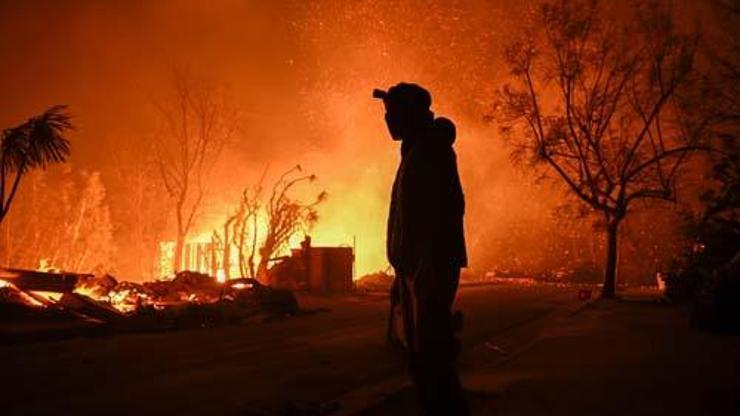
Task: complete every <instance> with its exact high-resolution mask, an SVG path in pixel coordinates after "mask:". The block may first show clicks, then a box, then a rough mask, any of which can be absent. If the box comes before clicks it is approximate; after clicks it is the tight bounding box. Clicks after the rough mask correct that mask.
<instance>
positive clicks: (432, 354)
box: [374, 83, 468, 415]
mask: <svg viewBox="0 0 740 416" xmlns="http://www.w3.org/2000/svg"><path fill="white" fill-rule="evenodd" d="M374 95H375V96H376V97H377V98H382V99H383V102H384V103H385V109H386V113H385V121H386V124H387V126H388V131H389V132H390V134H391V137H392V138H393V139H394V140H400V141H401V164H400V166H399V167H398V172H397V173H396V179H395V181H394V183H393V191H392V194H391V207H390V213H389V218H388V236H387V251H388V260H389V261H390V263H391V265H392V266H393V268H394V269H395V272H396V279H397V281H396V284H395V286H396V290H397V291H398V293H397V295H398V298H399V299H400V306H401V308H402V310H403V320H404V330H405V331H404V332H405V337H404V338H405V340H406V343H407V347H408V351H409V370H410V373H411V376H412V379H413V382H414V385H415V387H416V390H417V392H418V395H419V399H420V402H421V406H422V412H423V414H425V415H466V414H468V411H467V406H466V404H465V400H464V398H463V394H462V389H461V387H460V382H459V380H458V377H457V374H456V372H455V369H454V367H453V361H454V360H455V358H456V356H457V353H458V350H459V342H458V341H457V340H456V339H455V337H454V332H455V330H456V329H459V326H461V322H459V321H458V322H455V321H456V320H455V319H453V315H452V313H451V309H452V304H453V302H454V299H455V292H456V291H457V286H458V282H459V278H460V268H461V267H465V266H466V265H467V257H466V252H465V238H464V235H463V214H464V211H465V203H464V198H463V193H462V187H461V185H460V178H459V176H458V173H457V162H456V156H455V152H454V150H453V149H452V144H453V143H454V141H455V125H454V124H453V123H452V122H451V121H450V120H448V119H445V118H438V119H435V118H434V113H432V112H431V111H430V106H431V102H432V99H431V95H430V94H429V92H428V91H427V90H425V89H424V88H422V87H420V86H418V85H416V84H406V83H401V84H398V85H396V86H394V87H391V88H390V89H389V90H388V92H387V93H385V92H383V91H376V92H375V93H374ZM457 317H458V318H459V317H460V315H457Z"/></svg>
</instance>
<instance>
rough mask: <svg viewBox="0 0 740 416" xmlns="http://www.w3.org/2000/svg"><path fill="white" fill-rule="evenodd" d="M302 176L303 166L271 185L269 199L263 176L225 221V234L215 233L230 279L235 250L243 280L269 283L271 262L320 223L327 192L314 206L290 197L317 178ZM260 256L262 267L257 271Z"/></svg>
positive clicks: (226, 274)
mask: <svg viewBox="0 0 740 416" xmlns="http://www.w3.org/2000/svg"><path fill="white" fill-rule="evenodd" d="M302 172H303V171H302V169H301V167H300V165H298V166H295V167H293V168H291V169H289V170H287V171H286V172H284V173H283V174H282V175H280V177H279V178H278V179H277V181H275V183H274V184H273V185H272V190H271V191H270V194H269V196H266V195H264V194H263V185H262V184H263V182H264V177H265V174H263V175H262V178H261V179H260V180H259V182H258V183H257V185H255V186H253V187H246V188H245V189H244V190H243V191H242V195H241V198H240V200H239V207H238V208H237V210H236V212H235V213H234V214H233V215H231V216H229V217H227V218H226V220H225V222H224V224H223V227H222V228H223V230H222V231H220V232H219V231H216V230H214V233H213V235H214V240H215V242H216V243H217V245H218V246H219V247H221V249H222V257H221V260H222V261H221V263H222V267H223V269H224V274H225V277H226V278H227V279H228V278H230V269H231V264H232V250H234V249H235V250H236V254H237V256H238V264H239V272H240V274H241V276H242V277H246V276H248V277H253V278H259V279H260V280H262V281H267V280H269V279H268V277H269V276H268V265H269V262H270V260H272V259H273V257H274V256H275V254H276V253H278V252H280V251H281V250H283V249H284V248H285V247H286V245H287V244H288V242H289V240H290V238H291V237H292V236H293V235H295V233H296V232H298V231H299V230H301V229H304V230H307V229H309V228H311V227H312V226H313V225H314V224H315V223H316V221H318V213H317V211H316V207H317V206H318V205H319V204H321V203H322V202H324V201H325V200H326V198H327V193H326V192H325V191H322V192H319V194H318V195H317V196H316V198H315V199H314V200H313V201H311V202H303V201H301V200H299V199H297V198H295V197H293V196H292V195H291V192H292V191H293V190H295V188H296V186H298V185H300V184H301V183H304V182H313V181H315V180H316V175H313V174H303V173H302ZM263 221H264V222H263ZM261 224H263V225H264V229H263V228H262V227H260V225H261ZM257 254H259V263H258V264H257V265H256V268H255V259H256V258H257Z"/></svg>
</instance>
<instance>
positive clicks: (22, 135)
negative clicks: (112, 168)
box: [0, 105, 72, 223]
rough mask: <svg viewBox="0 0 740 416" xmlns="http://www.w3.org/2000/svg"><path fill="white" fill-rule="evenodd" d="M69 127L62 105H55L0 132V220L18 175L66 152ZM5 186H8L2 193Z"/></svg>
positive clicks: (63, 158)
mask: <svg viewBox="0 0 740 416" xmlns="http://www.w3.org/2000/svg"><path fill="white" fill-rule="evenodd" d="M70 129H72V122H71V120H70V116H69V113H68V112H67V106H66V105H55V106H53V107H51V108H49V109H48V110H46V111H44V112H43V113H41V114H39V115H38V116H36V117H32V118H30V119H29V120H28V121H26V122H25V123H23V124H21V125H19V126H16V127H12V128H9V129H6V130H4V131H3V132H2V136H0V223H2V221H3V219H4V218H5V216H6V215H7V214H8V210H9V209H10V204H11V203H12V202H13V198H14V197H15V193H16V191H18V184H19V183H20V181H21V178H22V177H23V175H24V174H26V173H27V172H28V171H29V170H31V169H35V168H39V167H40V168H44V167H46V166H47V165H48V164H50V163H60V162H64V161H66V160H67V157H68V156H69V140H67V138H66V137H65V133H66V132H67V131H68V130H70ZM7 186H10V189H9V190H8V191H9V192H7V193H6V188H7Z"/></svg>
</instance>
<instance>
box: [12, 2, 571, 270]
mask: <svg viewBox="0 0 740 416" xmlns="http://www.w3.org/2000/svg"><path fill="white" fill-rule="evenodd" d="M0 7H1V9H2V11H1V12H0V24H1V25H2V27H3V28H4V29H5V30H4V33H5V34H4V36H2V37H0V54H2V56H4V57H6V59H5V60H4V61H5V64H4V65H1V66H0V91H3V92H4V93H3V100H1V101H0V126H10V125H13V124H15V123H17V122H19V121H21V120H23V119H25V118H26V117H28V116H29V115H31V114H34V113H36V112H38V111H40V110H41V109H43V108H45V107H47V106H49V105H52V104H56V103H65V104H69V105H70V106H71V109H72V111H73V113H74V116H75V125H76V126H77V131H76V132H75V133H74V135H73V137H72V140H73V156H72V161H71V162H72V164H73V166H75V167H78V168H81V169H87V170H91V171H99V172H101V175H102V179H103V182H104V183H105V184H106V187H108V189H109V192H108V198H109V200H110V201H116V200H117V199H118V200H120V199H121V198H127V183H126V180H125V178H121V177H120V175H119V174H118V172H119V170H118V169H116V168H115V166H114V165H115V163H121V162H120V159H121V158H116V157H113V155H115V154H116V153H117V152H118V150H117V149H128V148H129V147H131V146H133V145H132V144H133V143H142V142H146V141H149V140H156V136H154V135H153V133H152V132H153V131H154V128H155V126H156V110H155V106H154V105H153V103H154V102H156V100H157V99H159V98H160V97H162V96H163V95H164V94H165V92H166V89H167V83H168V82H169V81H170V78H171V76H172V71H173V68H181V67H187V68H189V70H190V71H191V72H193V73H196V74H199V76H202V77H203V78H205V79H207V80H209V82H211V83H213V84H215V85H218V86H220V87H222V88H223V89H224V90H225V91H227V92H228V95H229V99H230V100H231V101H232V102H233V104H234V106H235V107H236V108H237V109H238V111H239V114H240V116H239V120H240V123H239V129H238V133H237V135H236V137H235V138H234V140H233V141H232V143H230V144H229V146H228V148H227V150H226V151H225V152H224V155H223V157H222V158H221V160H220V162H219V164H218V166H217V167H216V168H215V169H214V171H213V175H212V180H211V182H210V184H209V187H208V188H209V189H208V190H209V193H208V198H207V203H206V205H205V206H204V209H203V210H202V214H201V216H200V217H199V222H198V224H197V227H196V228H197V230H196V233H207V232H209V230H210V229H212V228H213V227H214V226H215V225H216V224H218V223H219V221H220V220H221V219H222V218H223V216H225V214H226V213H228V212H229V211H230V210H232V209H233V205H234V204H235V203H236V201H237V199H238V196H239V192H240V190H241V189H242V188H243V187H244V186H246V185H250V184H254V183H255V181H256V180H257V178H258V177H259V176H260V175H261V173H262V172H263V171H264V170H265V169H268V172H269V174H270V175H275V174H278V173H280V172H282V171H284V170H285V169H286V168H288V167H290V166H293V165H295V164H301V165H302V166H303V167H304V169H305V170H306V171H309V172H313V173H316V174H317V176H318V181H317V183H316V184H315V185H312V186H314V187H315V188H311V189H307V190H306V192H307V195H312V194H314V193H315V191H316V188H319V189H324V190H326V191H327V192H328V193H329V199H328V201H327V202H326V204H324V205H323V206H322V208H321V212H320V215H321V220H320V221H319V223H318V225H317V226H316V228H315V229H314V230H313V234H314V241H315V242H316V243H317V244H332V245H334V244H353V242H354V243H356V244H357V272H358V274H364V273H368V272H372V271H375V270H378V269H382V268H385V267H386V265H387V264H386V261H385V249H384V247H385V246H384V244H385V243H384V242H385V221H386V215H387V204H388V199H389V192H390V186H391V182H392V178H393V175H394V173H395V167H396V164H397V162H398V158H399V155H398V148H397V144H395V143H393V142H391V141H390V140H389V138H388V136H387V133H386V132H385V127H384V125H383V119H382V108H381V106H380V105H379V104H378V103H377V102H376V101H375V100H372V99H371V98H370V93H371V91H372V89H373V88H375V87H388V86H390V85H392V84H395V83H397V82H399V81H410V82H418V83H420V84H421V85H423V86H425V87H427V88H428V89H429V90H430V91H431V93H432V95H433V110H434V111H435V112H436V114H437V115H444V116H447V117H449V118H451V119H453V120H454V121H455V123H456V124H457V127H458V142H457V144H456V149H457V152H458V159H459V166H460V170H461V176H462V180H463V186H464V190H465V194H466V198H467V216H466V227H467V236H468V244H469V251H470V258H471V264H472V267H473V268H474V270H476V271H479V272H482V271H485V270H486V269H487V268H489V267H494V266H495V265H497V264H503V263H506V262H509V261H510V260H511V259H510V258H508V257H510V252H511V251H510V250H502V247H505V246H507V239H508V237H507V236H508V235H509V233H511V232H512V230H513V229H527V228H530V229H533V231H531V232H529V233H528V234H527V239H537V238H538V237H539V236H540V233H539V232H538V231H537V230H538V229H542V228H543V224H545V223H546V224H550V223H551V222H552V221H551V212H552V209H553V207H554V206H555V205H556V203H557V202H558V201H559V200H560V198H561V195H560V194H559V193H558V192H557V191H555V190H551V189H549V188H546V187H542V186H539V185H535V184H533V183H532V179H531V177H530V176H528V175H526V174H524V173H522V172H520V171H518V170H516V169H515V168H514V167H513V166H512V165H511V163H510V161H509V158H508V154H509V151H508V149H506V148H505V146H504V144H503V141H502V140H501V138H500V137H499V136H498V134H497V131H496V128H495V126H493V125H491V124H490V123H486V122H485V121H484V116H485V115H486V114H488V113H489V112H490V104H491V102H492V99H493V95H494V92H495V91H496V89H497V88H498V87H499V86H500V84H501V82H502V80H503V79H504V77H505V76H506V75H507V74H506V70H505V68H504V67H503V65H502V64H501V61H500V56H501V51H502V47H503V46H504V45H505V43H506V42H507V39H510V37H511V33H512V32H513V31H514V30H516V29H517V25H518V23H519V22H521V21H523V19H526V17H527V13H528V11H529V7H530V2H521V1H513V0H499V1H493V2H491V1H484V0H477V1H469V2H449V3H447V2H445V3H444V4H432V3H431V2H425V1H400V2H399V1H375V2H344V1H318V2H302V1H285V2H260V1H253V2H245V1H236V0H233V1H218V2H209V1H205V0H189V1H158V2H150V1H145V0H139V1H126V2H121V1H101V2H86V1H66V2H55V1H51V0H48V1H26V2H16V3H9V2H4V3H3V5H2V6H0ZM121 153H126V152H124V151H123V150H121ZM129 153H131V152H129ZM134 153H135V152H134ZM140 156H143V155H140ZM117 160H118V162H117ZM268 182H269V180H268ZM113 212H114V213H115V212H116V210H115V209H114V210H113ZM11 215H23V213H19V212H12V211H11ZM120 215H124V214H120ZM114 217H115V215H114ZM113 221H114V226H116V221H117V220H116V218H113ZM116 229H117V234H118V235H120V234H122V233H125V232H126V230H125V227H122V226H120V225H118V226H116ZM542 232H544V231H542ZM124 240H126V239H120V241H124ZM128 240H130V239H128ZM128 240H126V241H128ZM529 242H530V243H533V242H534V240H533V241H529ZM518 247H519V246H518ZM520 247H521V250H522V251H528V253H529V255H530V256H532V257H534V256H535V255H536V254H537V253H538V250H539V249H538V247H537V246H536V245H533V244H528V245H527V244H520ZM124 251H125V250H124ZM524 254H525V257H526V253H524ZM122 262H123V260H122ZM118 268H119V269H120V270H126V267H125V265H119V266H118ZM122 273H123V274H126V273H129V272H125V271H123V272H122ZM125 277H128V278H132V279H136V278H137V276H125Z"/></svg>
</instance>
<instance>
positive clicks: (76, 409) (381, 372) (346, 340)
mask: <svg viewBox="0 0 740 416" xmlns="http://www.w3.org/2000/svg"><path fill="white" fill-rule="evenodd" d="M573 299H574V289H562V288H554V287H547V286H527V287H525V286H503V285H497V286H484V287H471V288H464V289H461V291H460V294H459V298H458V307H459V308H460V309H462V310H463V311H464V313H465V319H466V324H465V329H464V331H463V333H462V341H463V348H464V351H465V350H470V349H473V348H476V347H478V348H479V347H480V345H481V343H483V342H484V341H486V340H488V339H491V338H492V337H495V336H498V335H500V334H502V333H505V332H507V331H514V330H515V329H516V328H518V327H521V326H522V325H523V324H525V323H528V322H532V321H533V320H537V319H539V318H541V317H543V316H545V315H546V314H548V313H549V312H551V311H553V310H554V309H556V308H558V307H564V306H565V305H567V304H572V302H573ZM300 301H301V304H302V306H304V307H307V308H325V309H328V310H326V311H323V312H319V313H316V314H313V315H307V316H298V317H292V318H286V319H283V320H279V321H272V322H265V323H251V324H248V325H240V326H230V327H221V328H204V329H199V330H189V331H180V332H169V333H159V334H128V335H120V336H107V337H91V338H75V339H68V340H64V341H55V342H39V343H32V344H25V345H22V344H16V345H6V346H3V347H0V356H2V357H3V372H2V377H3V385H4V387H3V388H2V390H0V392H1V393H0V396H2V397H1V398H0V400H2V403H3V414H24V415H26V414H49V413H55V414H137V415H145V414H157V415H167V414H180V415H182V414H188V415H193V414H221V415H261V414H274V415H279V414H287V413H289V410H288V409H290V408H293V407H298V408H301V407H307V406H309V405H310V404H311V403H332V402H334V403H337V398H341V397H343V396H346V395H347V394H348V393H351V392H353V391H361V390H362V389H364V388H366V386H372V385H375V384H378V383H381V382H382V381H383V380H386V379H389V378H394V377H396V378H398V377H402V376H403V374H404V360H403V354H401V353H400V352H399V351H396V350H393V349H391V348H390V347H388V346H387V345H386V344H385V341H384V331H385V324H386V313H387V300H386V299H384V298H383V297H380V296H356V297H342V298H321V297H309V296H302V297H301V298H300ZM340 402H341V400H340ZM294 414H295V413H294Z"/></svg>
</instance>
